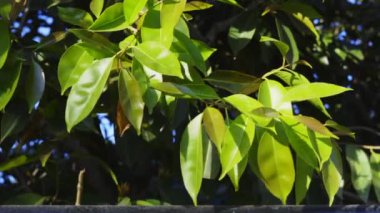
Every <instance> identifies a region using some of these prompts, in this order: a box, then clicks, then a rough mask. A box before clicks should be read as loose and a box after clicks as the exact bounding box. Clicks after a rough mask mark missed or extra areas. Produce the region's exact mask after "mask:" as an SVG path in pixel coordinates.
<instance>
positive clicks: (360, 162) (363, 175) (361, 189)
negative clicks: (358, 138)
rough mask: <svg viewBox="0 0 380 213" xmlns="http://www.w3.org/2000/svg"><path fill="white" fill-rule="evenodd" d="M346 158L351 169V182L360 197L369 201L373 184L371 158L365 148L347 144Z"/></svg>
mask: <svg viewBox="0 0 380 213" xmlns="http://www.w3.org/2000/svg"><path fill="white" fill-rule="evenodd" d="M346 159H347V162H348V164H349V165H350V169H351V182H352V185H353V186H354V189H355V190H356V192H357V193H358V195H359V197H360V198H361V199H362V200H363V201H364V202H365V203H367V202H368V196H369V192H370V190H371V185H372V172H371V165H370V162H369V158H368V156H367V154H366V153H365V152H364V150H363V149H361V148H359V147H357V146H352V145H347V146H346Z"/></svg>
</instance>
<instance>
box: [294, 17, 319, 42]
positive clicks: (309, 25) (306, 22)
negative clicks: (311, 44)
mask: <svg viewBox="0 0 380 213" xmlns="http://www.w3.org/2000/svg"><path fill="white" fill-rule="evenodd" d="M293 17H294V18H295V19H297V20H298V21H300V22H301V23H302V24H304V25H305V27H307V29H309V30H310V32H312V33H313V34H314V36H315V39H316V41H317V43H318V44H319V43H320V36H319V33H318V32H317V30H316V29H315V27H314V24H313V22H312V21H311V20H310V19H309V18H308V17H306V16H304V15H303V14H302V13H293Z"/></svg>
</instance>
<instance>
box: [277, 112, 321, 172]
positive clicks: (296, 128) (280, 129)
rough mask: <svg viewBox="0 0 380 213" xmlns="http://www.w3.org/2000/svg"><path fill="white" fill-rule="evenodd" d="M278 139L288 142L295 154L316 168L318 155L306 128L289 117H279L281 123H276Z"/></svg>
mask: <svg viewBox="0 0 380 213" xmlns="http://www.w3.org/2000/svg"><path fill="white" fill-rule="evenodd" d="M276 132H277V134H278V136H279V138H280V139H279V140H281V141H283V140H284V141H285V142H286V143H289V144H290V145H291V146H292V148H293V149H294V151H295V152H296V153H297V156H298V157H300V158H301V159H302V160H303V161H305V162H306V163H307V164H309V166H311V167H312V168H318V163H319V159H318V155H317V153H316V151H315V149H314V146H313V144H312V143H311V141H310V140H309V138H308V132H307V128H306V127H305V126H304V125H302V124H300V123H298V122H297V120H294V119H292V118H291V117H281V123H276Z"/></svg>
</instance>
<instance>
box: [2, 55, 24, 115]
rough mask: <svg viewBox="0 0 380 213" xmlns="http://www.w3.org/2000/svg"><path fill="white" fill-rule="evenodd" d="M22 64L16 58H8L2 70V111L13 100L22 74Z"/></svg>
mask: <svg viewBox="0 0 380 213" xmlns="http://www.w3.org/2000/svg"><path fill="white" fill-rule="evenodd" d="M21 67H22V63H21V61H19V60H17V59H16V58H13V57H12V58H8V60H7V62H6V63H5V65H4V66H3V68H2V69H0V110H3V109H4V108H5V106H6V105H7V104H8V102H9V101H10V100H11V98H12V96H13V93H14V92H15V90H16V87H17V84H18V82H19V78H20V73H21Z"/></svg>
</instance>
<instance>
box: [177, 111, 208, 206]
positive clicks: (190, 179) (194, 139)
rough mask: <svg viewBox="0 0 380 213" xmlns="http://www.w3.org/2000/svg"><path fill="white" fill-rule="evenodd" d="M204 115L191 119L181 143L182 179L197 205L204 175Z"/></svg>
mask: <svg viewBox="0 0 380 213" xmlns="http://www.w3.org/2000/svg"><path fill="white" fill-rule="evenodd" d="M202 116H203V114H199V115H197V117H195V118H194V119H193V120H191V121H190V123H189V124H188V125H187V127H186V129H185V131H184V132H183V134H182V139H181V143H180V162H181V172H182V179H183V182H184V184H185V188H186V190H187V192H188V193H189V195H190V197H191V198H192V200H193V203H194V205H197V196H198V193H199V190H200V188H201V185H202V177H203V163H204V162H203V147H202V146H203V139H204V138H203V133H202Z"/></svg>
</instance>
